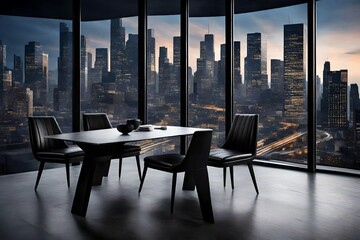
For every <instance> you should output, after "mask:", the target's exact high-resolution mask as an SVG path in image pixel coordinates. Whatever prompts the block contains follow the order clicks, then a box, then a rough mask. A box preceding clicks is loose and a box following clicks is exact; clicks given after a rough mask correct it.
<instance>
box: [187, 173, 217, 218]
mask: <svg viewBox="0 0 360 240" xmlns="http://www.w3.org/2000/svg"><path fill="white" fill-rule="evenodd" d="M192 175H193V177H194V181H195V185H196V191H197V194H198V198H199V202H200V208H201V213H202V217H203V220H204V221H206V222H209V223H214V215H213V210H212V204H211V196H210V184H209V176H208V171H207V168H206V167H205V168H202V169H199V170H196V171H193V172H192Z"/></svg>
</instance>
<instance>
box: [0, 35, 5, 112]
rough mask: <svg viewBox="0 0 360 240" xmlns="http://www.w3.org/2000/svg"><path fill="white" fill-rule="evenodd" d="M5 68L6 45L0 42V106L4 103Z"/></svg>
mask: <svg viewBox="0 0 360 240" xmlns="http://www.w3.org/2000/svg"><path fill="white" fill-rule="evenodd" d="M5 66H6V45H4V44H2V42H1V40H0V106H2V105H3V101H4V69H5Z"/></svg>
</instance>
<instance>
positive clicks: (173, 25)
mask: <svg viewBox="0 0 360 240" xmlns="http://www.w3.org/2000/svg"><path fill="white" fill-rule="evenodd" d="M156 4H157V5H158V4H159V1H152V0H149V1H148V2H147V5H148V14H149V15H148V17H147V23H148V30H147V55H146V59H147V116H148V119H147V120H148V123H149V124H152V125H165V126H166V125H171V126H179V125H180V81H181V79H180V56H181V55H180V54H181V52H180V51H181V49H180V15H156V14H154V15H151V13H152V11H153V10H156V9H157V8H158V6H157V5H156ZM164 4H165V3H164ZM170 5H171V6H173V8H174V9H175V10H176V11H177V12H180V0H176V1H172V2H171V4H170ZM164 141H165V142H163V141H162V143H161V144H158V141H156V143H155V142H153V143H152V147H151V149H152V150H154V151H155V150H156V152H158V153H159V152H169V151H175V152H178V151H179V139H172V140H169V139H167V140H164ZM155 146H156V147H155Z"/></svg>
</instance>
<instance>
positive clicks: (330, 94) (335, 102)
mask: <svg viewBox="0 0 360 240" xmlns="http://www.w3.org/2000/svg"><path fill="white" fill-rule="evenodd" d="M323 74H324V77H323V79H324V90H323V99H322V104H321V115H322V116H321V119H322V126H323V127H325V128H330V129H341V128H346V127H347V83H348V71H347V70H340V71H330V62H325V64H324V71H323Z"/></svg>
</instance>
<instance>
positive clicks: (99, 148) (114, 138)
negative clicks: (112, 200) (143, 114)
mask: <svg viewBox="0 0 360 240" xmlns="http://www.w3.org/2000/svg"><path fill="white" fill-rule="evenodd" d="M203 130H209V129H204V128H192V127H177V126H167V128H166V129H160V128H159V127H156V126H154V127H153V128H152V129H151V131H133V132H131V133H129V134H122V133H120V132H118V131H117V129H116V128H111V129H103V130H93V131H82V132H72V133H62V134H56V135H49V136H46V138H49V139H58V140H64V141H68V142H73V143H76V144H77V145H78V146H79V147H80V148H81V149H82V150H83V151H84V153H85V156H84V161H83V163H82V166H81V170H80V175H79V179H78V182H77V186H76V192H75V196H74V200H73V205H72V209H71V212H72V213H73V214H76V215H79V216H82V217H85V216H86V212H87V208H88V204H89V199H90V193H91V188H92V186H96V185H101V183H102V178H103V175H104V172H105V171H106V168H107V167H108V166H109V161H110V160H111V156H112V153H113V151H118V148H121V147H122V146H123V145H124V144H125V143H129V142H138V141H143V140H151V139H161V138H170V137H178V136H190V135H192V134H194V132H195V131H203ZM195 187H196V191H197V194H198V199H199V203H200V208H201V213H202V217H203V220H204V221H206V222H210V223H213V222H214V216H213V211H212V204H211V196H210V186H209V178H208V172H207V168H202V169H187V170H186V171H185V177H184V183H183V190H195Z"/></svg>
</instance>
